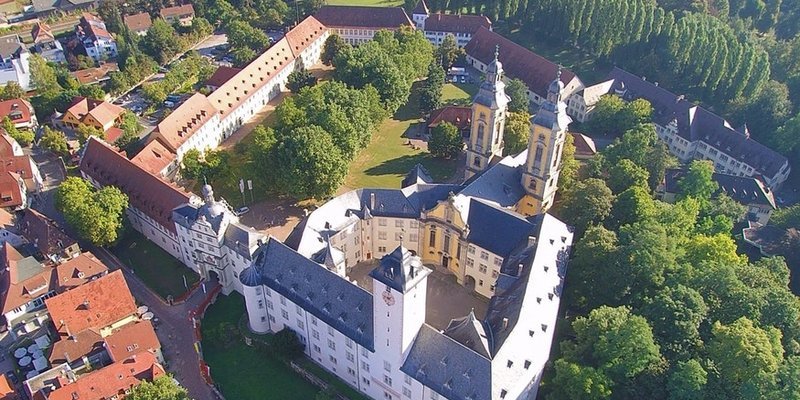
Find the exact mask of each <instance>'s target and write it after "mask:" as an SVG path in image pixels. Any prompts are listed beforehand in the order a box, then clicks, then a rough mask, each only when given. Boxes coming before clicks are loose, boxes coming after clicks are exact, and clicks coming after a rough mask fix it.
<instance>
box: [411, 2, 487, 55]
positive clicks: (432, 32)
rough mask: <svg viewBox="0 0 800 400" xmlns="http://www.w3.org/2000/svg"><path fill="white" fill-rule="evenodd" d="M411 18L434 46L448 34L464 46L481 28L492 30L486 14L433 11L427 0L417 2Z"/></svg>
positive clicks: (457, 43) (440, 42)
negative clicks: (439, 12) (429, 7)
mask: <svg viewBox="0 0 800 400" xmlns="http://www.w3.org/2000/svg"><path fill="white" fill-rule="evenodd" d="M411 18H412V20H413V21H414V24H415V25H416V27H417V29H419V30H422V31H424V32H425V37H426V38H427V39H428V40H429V41H430V42H431V43H433V45H434V46H439V45H440V44H442V41H443V40H444V38H445V37H447V35H453V37H454V38H455V39H456V45H458V47H464V46H466V45H467V43H469V41H470V40H471V39H472V35H473V34H475V32H477V31H478V29H479V28H481V27H483V28H485V29H488V30H492V22H491V21H489V18H487V17H486V16H483V15H461V14H438V13H431V12H430V10H429V9H428V5H427V4H426V3H425V0H420V1H419V3H417V5H416V7H414V10H413V11H412V12H411Z"/></svg>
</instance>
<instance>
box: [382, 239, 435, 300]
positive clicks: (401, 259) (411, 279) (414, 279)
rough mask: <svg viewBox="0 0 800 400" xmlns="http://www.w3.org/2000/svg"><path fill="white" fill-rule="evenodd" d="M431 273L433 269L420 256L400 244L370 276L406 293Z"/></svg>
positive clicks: (383, 258) (383, 259) (384, 257)
mask: <svg viewBox="0 0 800 400" xmlns="http://www.w3.org/2000/svg"><path fill="white" fill-rule="evenodd" d="M430 273H431V270H430V269H429V268H428V267H426V266H424V265H422V260H420V258H419V257H417V256H414V255H412V254H411V252H410V251H408V249H406V248H405V247H402V246H400V247H398V248H396V249H395V250H394V251H393V252H391V253H389V254H386V255H385V256H383V257H382V258H381V262H380V263H379V264H378V266H377V267H376V268H375V269H373V270H372V271H370V273H369V276H371V277H373V278H375V279H376V280H377V281H379V282H381V283H383V284H384V285H386V286H389V287H391V288H392V289H394V290H397V291H398V292H400V293H406V292H407V291H409V290H410V289H412V288H413V287H414V286H416V285H417V284H418V283H420V282H421V281H422V280H424V279H425V277H426V276H428V274H430Z"/></svg>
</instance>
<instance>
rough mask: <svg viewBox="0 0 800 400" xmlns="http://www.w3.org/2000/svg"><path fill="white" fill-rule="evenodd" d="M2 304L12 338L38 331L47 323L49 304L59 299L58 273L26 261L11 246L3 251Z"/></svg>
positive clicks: (0, 254)
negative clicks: (47, 306)
mask: <svg viewBox="0 0 800 400" xmlns="http://www.w3.org/2000/svg"><path fill="white" fill-rule="evenodd" d="M0 264H2V268H3V269H2V271H0V293H2V294H0V301H2V304H3V316H4V317H5V320H6V325H7V326H8V330H9V332H10V333H11V336H12V337H14V338H16V337H19V336H21V335H25V334H27V333H30V332H34V331H36V330H38V329H39V328H40V327H41V326H42V324H43V323H44V322H45V321H46V320H47V313H46V312H44V310H42V307H43V306H44V304H45V300H46V299H48V298H50V297H52V296H55V295H56V289H57V288H58V284H57V282H56V279H55V269H54V268H53V267H50V266H46V265H43V264H42V263H40V262H39V261H38V260H36V258H34V257H32V256H28V257H25V256H23V255H22V254H20V252H19V251H17V249H15V248H14V247H12V246H11V245H10V244H9V243H4V244H3V246H2V249H1V250H0Z"/></svg>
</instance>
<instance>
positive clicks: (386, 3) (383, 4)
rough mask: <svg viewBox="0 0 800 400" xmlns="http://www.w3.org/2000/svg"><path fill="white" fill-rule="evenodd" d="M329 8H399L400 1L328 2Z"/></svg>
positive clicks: (342, 0)
mask: <svg viewBox="0 0 800 400" xmlns="http://www.w3.org/2000/svg"><path fill="white" fill-rule="evenodd" d="M325 3H326V4H328V5H330V6H369V7H401V6H402V5H403V2H402V1H398V0H328V1H326V2H325Z"/></svg>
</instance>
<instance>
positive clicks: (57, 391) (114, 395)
mask: <svg viewBox="0 0 800 400" xmlns="http://www.w3.org/2000/svg"><path fill="white" fill-rule="evenodd" d="M166 374H167V373H166V371H165V370H164V367H163V366H162V365H161V364H160V363H159V362H158V360H157V359H156V357H155V356H154V355H152V354H150V353H140V354H137V355H135V356H131V357H129V358H127V359H125V360H120V361H118V362H115V363H114V364H111V365H109V366H107V367H105V368H102V369H99V370H97V371H93V372H90V373H88V374H86V375H82V376H80V377H77V379H75V380H74V381H71V382H70V381H66V382H65V381H63V380H61V381H59V385H58V386H57V387H55V388H54V389H52V390H45V389H42V391H41V392H39V393H41V394H40V396H41V397H39V398H41V399H43V400H76V399H98V400H106V399H109V400H110V399H122V398H124V397H125V395H126V394H128V393H130V391H131V389H133V388H134V387H136V386H138V385H139V384H141V383H142V382H144V381H152V380H154V379H156V378H158V377H160V376H164V375H166Z"/></svg>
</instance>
